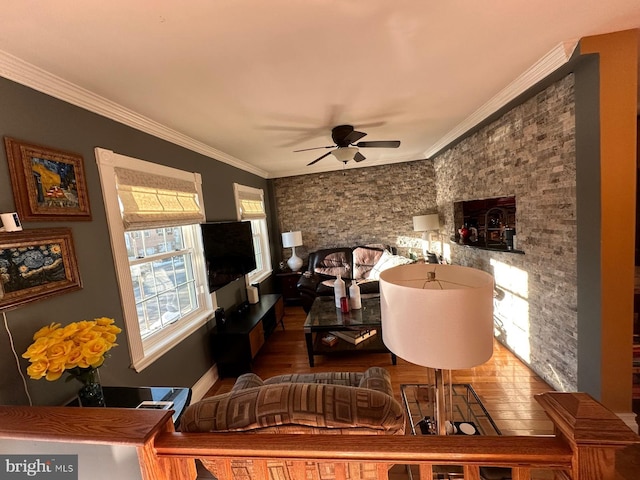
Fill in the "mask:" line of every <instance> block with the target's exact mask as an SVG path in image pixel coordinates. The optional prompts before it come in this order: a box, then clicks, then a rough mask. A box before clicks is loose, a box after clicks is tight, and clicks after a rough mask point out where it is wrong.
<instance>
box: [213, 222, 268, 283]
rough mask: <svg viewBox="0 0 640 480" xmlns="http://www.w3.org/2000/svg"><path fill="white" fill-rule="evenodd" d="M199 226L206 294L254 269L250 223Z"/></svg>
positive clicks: (220, 223)
mask: <svg viewBox="0 0 640 480" xmlns="http://www.w3.org/2000/svg"><path fill="white" fill-rule="evenodd" d="M200 226H201V229H202V242H203V246H204V256H205V260H206V262H207V276H208V280H209V292H213V291H215V290H218V289H219V288H222V287H224V286H225V285H227V284H228V283H230V282H233V281H234V280H237V279H238V278H240V277H242V276H243V275H246V274H247V273H249V272H251V271H253V270H255V269H256V256H255V253H254V250H253V237H252V234H251V222H207V223H203V224H201V225H200Z"/></svg>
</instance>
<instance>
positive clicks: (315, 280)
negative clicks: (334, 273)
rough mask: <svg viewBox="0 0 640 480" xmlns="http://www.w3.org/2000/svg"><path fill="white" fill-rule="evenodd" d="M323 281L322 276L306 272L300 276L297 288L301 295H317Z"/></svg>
mask: <svg viewBox="0 0 640 480" xmlns="http://www.w3.org/2000/svg"><path fill="white" fill-rule="evenodd" d="M321 281H322V279H321V277H320V275H318V274H316V273H311V272H305V273H303V274H302V275H300V278H299V279H298V283H297V285H296V286H297V287H298V291H299V292H300V293H303V292H304V293H309V294H314V295H315V293H316V289H317V288H318V284H319V283H320V282H321Z"/></svg>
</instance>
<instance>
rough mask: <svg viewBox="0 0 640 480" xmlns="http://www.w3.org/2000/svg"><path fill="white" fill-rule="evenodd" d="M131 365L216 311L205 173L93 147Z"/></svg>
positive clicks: (148, 359)
mask: <svg viewBox="0 0 640 480" xmlns="http://www.w3.org/2000/svg"><path fill="white" fill-rule="evenodd" d="M96 160H97V163H98V170H99V172H100V182H101V184H102V192H103V198H104V203H105V208H106V211H107V222H108V225H109V234H110V236H111V245H112V252H113V258H114V261H115V266H116V274H117V276H118V285H119V288H120V296H121V299H122V308H123V313H124V319H125V326H126V329H127V338H128V342H129V351H130V353H131V363H132V366H133V368H135V369H136V370H137V371H140V370H142V369H144V368H145V367H146V366H148V365H150V364H151V363H152V362H153V361H154V360H155V359H157V358H158V357H160V356H161V355H162V354H164V353H165V352H166V351H167V350H168V349H170V348H172V347H173V346H175V345H177V344H178V343H179V342H180V341H182V340H183V339H184V338H186V337H187V336H188V335H190V334H191V333H193V332H194V331H195V330H196V329H197V328H199V327H200V326H201V325H203V324H204V323H205V322H206V321H207V320H208V319H209V318H211V315H212V314H213V308H212V305H211V299H210V297H209V295H208V288H207V280H206V270H205V264H204V254H203V249H202V238H201V234H200V226H199V224H200V223H201V222H203V221H204V219H205V214H204V205H203V203H202V186H201V183H202V182H201V179H200V175H199V174H197V173H192V172H186V171H183V170H178V169H175V168H171V167H166V166H163V165H158V164H154V163H150V162H146V161H143V160H139V159H136V158H131V157H126V156H124V155H119V154H117V153H114V152H112V151H109V150H104V149H101V148H97V149H96Z"/></svg>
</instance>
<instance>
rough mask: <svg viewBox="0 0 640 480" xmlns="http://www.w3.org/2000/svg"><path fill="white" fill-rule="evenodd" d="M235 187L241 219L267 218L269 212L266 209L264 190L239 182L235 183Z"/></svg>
mask: <svg viewBox="0 0 640 480" xmlns="http://www.w3.org/2000/svg"><path fill="white" fill-rule="evenodd" d="M234 187H235V190H236V192H235V193H236V199H237V202H238V209H239V213H240V220H264V219H265V218H267V214H266V212H265V211H264V198H263V193H262V190H259V189H255V188H251V187H245V186H243V185H238V184H234Z"/></svg>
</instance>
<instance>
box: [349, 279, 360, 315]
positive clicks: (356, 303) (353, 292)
mask: <svg viewBox="0 0 640 480" xmlns="http://www.w3.org/2000/svg"><path fill="white" fill-rule="evenodd" d="M349 301H350V303H351V310H358V309H360V308H362V300H361V299H360V287H359V286H358V284H357V283H356V281H355V280H353V281H352V282H351V286H350V287H349Z"/></svg>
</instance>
